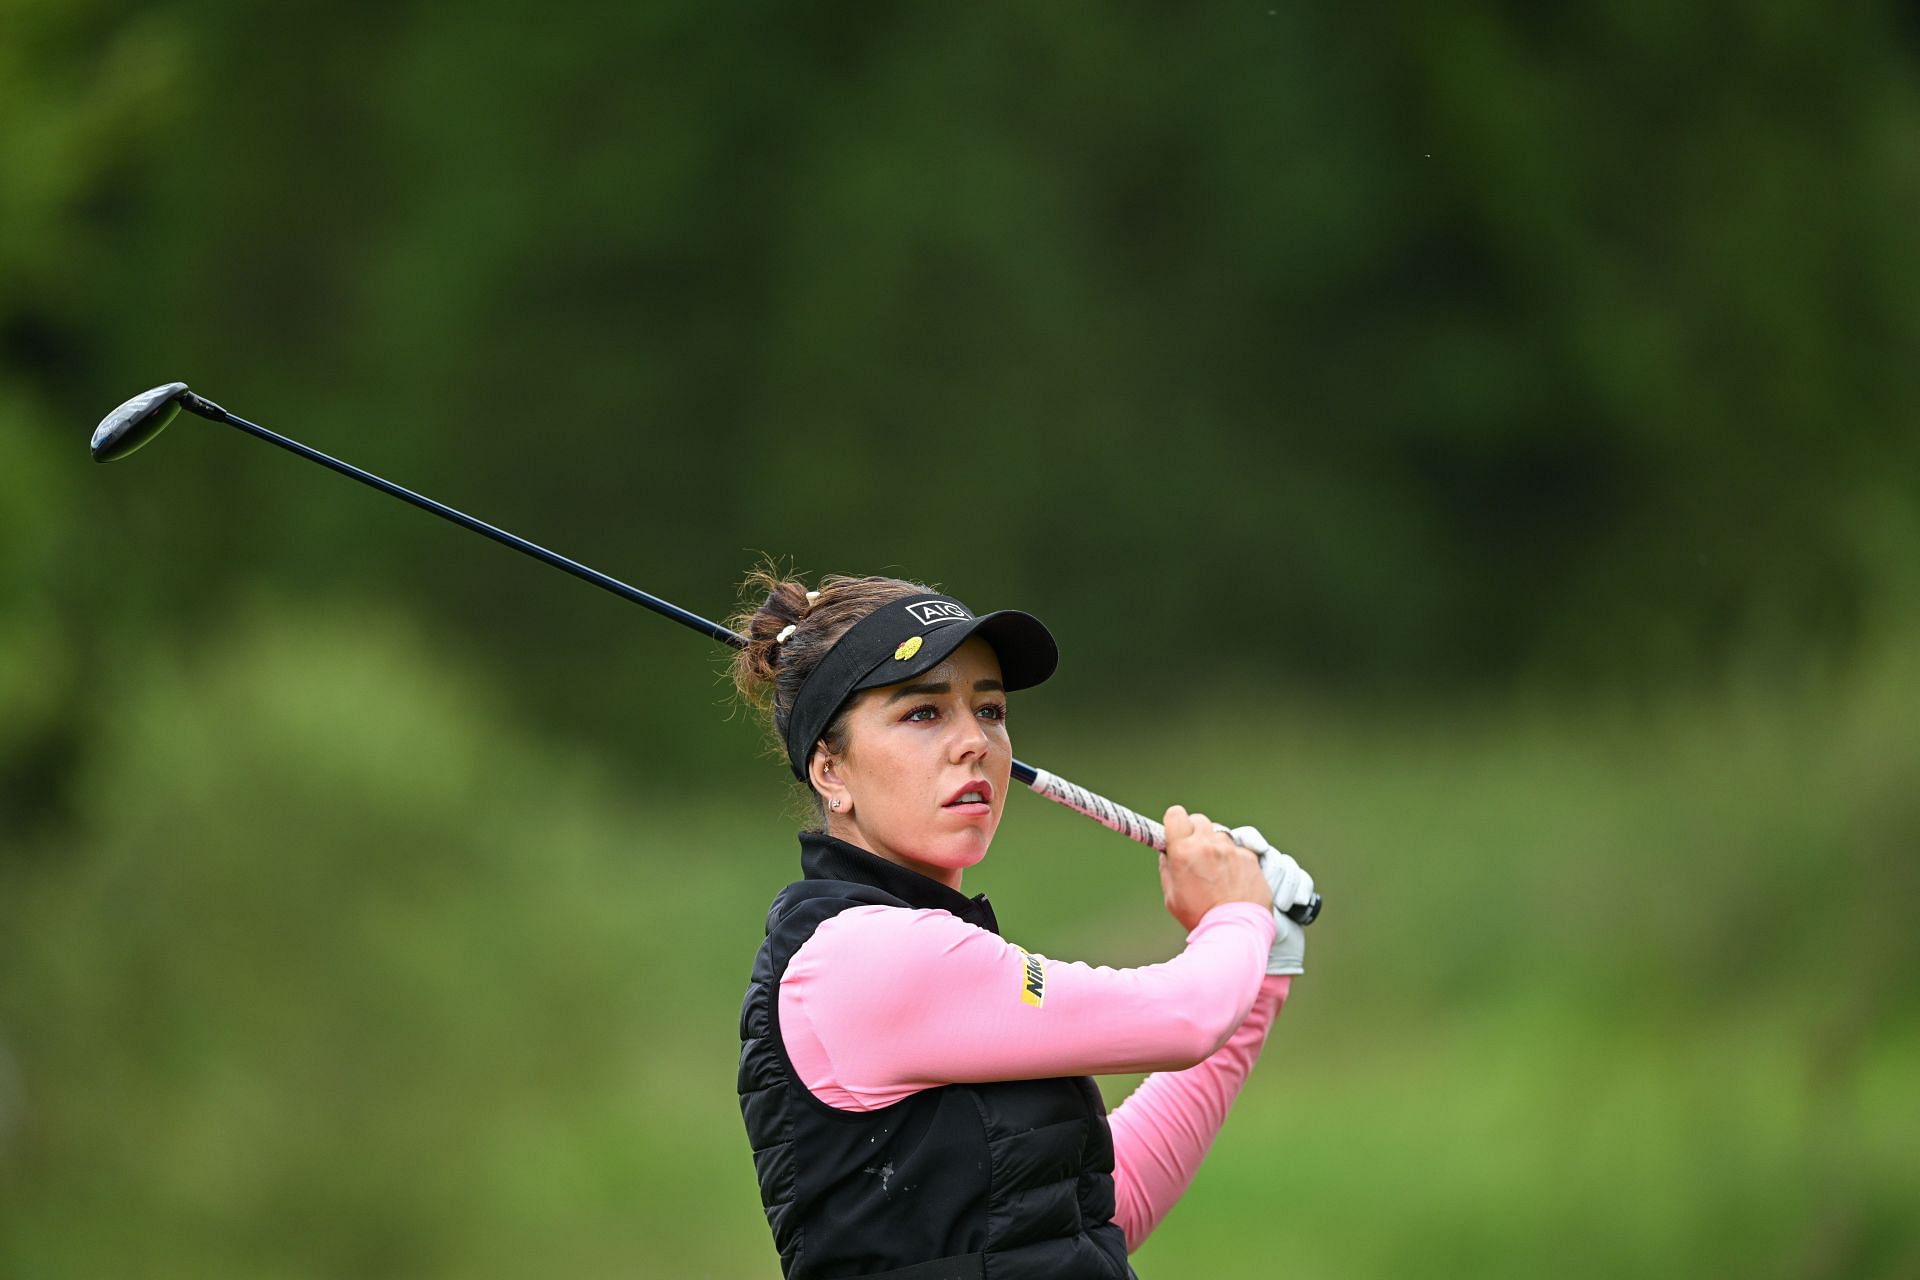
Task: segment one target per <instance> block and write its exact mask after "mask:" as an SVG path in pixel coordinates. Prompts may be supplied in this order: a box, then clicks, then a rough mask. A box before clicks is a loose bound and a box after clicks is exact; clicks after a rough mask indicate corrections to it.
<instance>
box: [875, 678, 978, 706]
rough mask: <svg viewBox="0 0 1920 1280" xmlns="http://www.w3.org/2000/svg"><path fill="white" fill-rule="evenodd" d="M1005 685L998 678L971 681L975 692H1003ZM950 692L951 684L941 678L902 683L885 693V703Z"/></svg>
mask: <svg viewBox="0 0 1920 1280" xmlns="http://www.w3.org/2000/svg"><path fill="white" fill-rule="evenodd" d="M1006 687H1007V686H1006V685H1004V684H1002V683H1000V682H999V681H998V680H975V681H974V682H973V691H974V692H975V693H994V692H1004V691H1005V690H1006ZM952 692H953V685H951V684H950V683H948V682H947V681H945V680H942V681H940V682H938V683H937V684H903V685H901V686H900V687H899V688H898V689H895V690H894V691H893V692H892V693H890V694H888V695H887V704H888V705H889V706H891V705H892V704H893V703H896V702H898V701H900V699H902V698H912V697H917V696H919V695H920V694H923V693H952Z"/></svg>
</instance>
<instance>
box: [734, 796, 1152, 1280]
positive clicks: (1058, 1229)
mask: <svg viewBox="0 0 1920 1280" xmlns="http://www.w3.org/2000/svg"><path fill="white" fill-rule="evenodd" d="M800 866H801V870H802V871H803V872H804V874H805V875H806V879H804V880H800V881H798V882H796V883H794V884H790V885H788V886H787V887H786V888H785V889H784V890H782V891H781V893H780V895H779V896H778V897H777V898H775V899H774V902H773V907H772V909H771V910H769V911H768V913H767V940H766V942H765V943H764V944H762V946H761V947H760V953H759V955H758V956H756V957H755V958H754V962H753V980H752V982H751V984H750V985H749V986H748V987H747V998H746V1002H745V1004H744V1005H743V1006H742V1007H741V1010H740V1076H739V1089H740V1111H741V1114H742V1115H743V1116H745V1118H746V1122H747V1137H748V1140H749V1141H750V1142H751V1143H752V1146H753V1162H754V1168H755V1170H756V1172H757V1173H758V1174H759V1177H760V1199H761V1202H762V1204H764V1205H765V1206H766V1211H767V1222H768V1224H769V1225H770V1226H771V1227H772V1228H773V1240H774V1245H775V1246H776V1247H777V1248H778V1249H779V1251H780V1265H781V1268H782V1271H783V1272H784V1274H785V1275H786V1276H787V1277H788V1280H816V1278H819V1280H826V1278H828V1277H834V1278H837V1277H841V1276H868V1277H879V1276H884V1277H886V1278H887V1280H1027V1278H1028V1277H1031V1278H1032V1280H1080V1278H1082V1277H1085V1278H1086V1280H1132V1277H1133V1274H1134V1273H1133V1271H1132V1270H1131V1269H1130V1268H1129V1267H1128V1265H1127V1250H1126V1241H1125V1239H1124V1238H1123V1237H1122V1235H1121V1233H1120V1228H1119V1227H1117V1226H1115V1225H1114V1224H1113V1137H1112V1134H1111V1133H1110V1132H1109V1131H1108V1129H1107V1109H1106V1105H1105V1104H1104V1103H1103V1102H1102V1101H1101V1099H1100V1093H1099V1091H1098V1090H1097V1089H1096V1088H1095V1087H1094V1083H1093V1081H1092V1079H1090V1078H1089V1077H1086V1076H1079V1077H1061V1078H1057V1079H1051V1080H1011V1081H1006V1082H1001V1083H994V1084H967V1085H961V1084H950V1085H943V1086H941V1087H940V1088H937V1089H927V1090H924V1091H922V1092H920V1093H917V1094H914V1095H913V1096H912V1097H909V1098H905V1099H903V1100H901V1101H900V1102H897V1103H895V1104H893V1105H892V1106H890V1107H886V1108H883V1109H881V1110H879V1111H871V1112H854V1111H840V1110H837V1109H835V1108H833V1107H830V1106H828V1105H827V1104H826V1103H824V1102H821V1101H820V1100H819V1099H818V1098H815V1097H814V1096H813V1095H812V1094H811V1093H809V1092H808V1091H807V1089H806V1087H805V1086H804V1085H802V1084H801V1083H799V1081H798V1080H796V1079H795V1078H794V1074H793V1067H792V1064H791V1063H790V1062H789V1061H788V1060H787V1054H786V1049H785V1047H784V1046H783V1044H782V1042H781V1037H780V1025H779V1016H780V1010H779V1000H778V993H779V985H780V976H781V975H782V974H783V973H785V972H786V969H787V963H788V961H790V960H791V959H792V958H793V954H794V952H796V951H798V950H799V949H800V946H801V944H802V943H804V942H805V941H806V940H807V939H808V938H810V937H812V936H813V931H814V930H815V929H817V928H819V927H820V925H821V923H822V922H823V921H825V920H828V919H831V918H832V917H833V916H835V915H838V914H839V913H840V912H842V911H845V910H846V909H847V908H849V907H854V906H863V905H870V904H881V905H885V906H892V907H923V908H924V907H933V908H938V909H940V910H943V911H950V912H952V913H953V914H954V915H956V916H958V917H960V918H961V919H962V920H966V921H968V922H969V923H972V924H976V925H978V926H980V927H981V928H983V929H990V930H992V931H993V932H995V933H998V932H999V931H1000V929H999V925H998V923H997V922H996V921H995V920H994V918H993V908H992V907H991V906H989V905H988V903H987V900H986V897H985V896H984V895H982V896H980V897H975V898H968V897H966V896H965V895H963V894H961V893H959V892H957V891H955V890H953V889H949V888H947V886H945V885H943V884H940V883H939V882H937V881H934V880H930V879H928V878H927V877H925V876H922V875H919V874H917V873H915V872H912V871H909V870H907V869H906V868H905V867H901V866H897V865H896V864H894V863H891V862H888V861H886V860H885V859H883V858H879V857H876V856H874V855H873V854H871V853H868V852H866V851H865V850H864V849H858V848H855V847H854V846H853V845H850V844H847V843H846V842H844V841H841V840H835V839H833V838H831V837H829V836H823V835H813V834H807V835H802V836H801V837H800Z"/></svg>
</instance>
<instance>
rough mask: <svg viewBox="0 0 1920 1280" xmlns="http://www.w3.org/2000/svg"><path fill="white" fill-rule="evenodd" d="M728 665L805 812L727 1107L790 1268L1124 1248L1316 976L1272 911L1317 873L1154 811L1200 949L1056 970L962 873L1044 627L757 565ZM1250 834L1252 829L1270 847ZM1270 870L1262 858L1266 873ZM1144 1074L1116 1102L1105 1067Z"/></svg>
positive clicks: (1043, 1269) (981, 831) (1180, 912)
mask: <svg viewBox="0 0 1920 1280" xmlns="http://www.w3.org/2000/svg"><path fill="white" fill-rule="evenodd" d="M747 590H748V591H749V593H750V594H749V596H748V597H747V598H749V599H754V598H758V597H759V595H760V593H761V592H762V591H764V592H765V593H766V594H765V603H764V604H762V605H760V606H759V607H758V608H757V609H754V610H753V611H752V612H751V614H749V615H746V616H742V617H739V618H736V619H735V620H734V625H735V628H736V629H737V630H739V631H740V632H742V633H743V634H744V635H745V636H746V637H747V638H748V641H749V644H748V647H747V648H746V649H744V650H742V652H741V653H740V655H739V657H738V658H737V659H736V662H735V666H734V676H735V680H736V683H737V684H738V686H739V688H740V690H741V692H742V693H743V694H744V695H746V696H747V697H748V698H750V699H752V700H754V701H755V702H756V703H757V704H758V705H760V706H762V707H764V708H766V709H767V710H768V711H769V712H770V713H771V717H772V722H773V729H774V732H775V734H776V735H777V736H778V738H779V740H780V742H781V743H782V744H783V746H784V748H785V751H786V756H787V759H788V761H789V763H790V764H791V766H792V769H793V773H794V776H795V777H796V778H798V779H800V780H801V781H802V782H804V783H806V784H807V786H808V787H809V788H810V789H811V791H812V793H813V797H814V800H815V802H816V804H817V805H818V808H819V817H820V822H819V824H818V825H819V827H820V828H821V829H819V830H812V831H807V832H805V833H803V834H802V835H801V837H800V866H801V870H802V872H803V873H804V878H803V879H801V880H799V881H797V882H795V883H793V884H791V885H789V886H787V888H786V889H785V890H784V891H782V892H781V893H780V895H779V896H778V897H777V898H776V899H775V900H774V903H773V907H772V909H771V911H769V913H768V915H767V940H766V942H765V944H764V945H762V946H761V948H760V952H759V955H758V956H757V957H756V958H755V961H754V966H753V978H752V982H751V984H750V985H749V987H748V988H747V997H746V1003H745V1005H744V1006H743V1008H742V1010H741V1019H740V1035H741V1050H740V1075H739V1090H740V1108H741V1111H742V1113H743V1114H744V1115H745V1118H746V1124H747V1135H748V1138H749V1139H750V1141H751V1143H752V1147H753V1159H754V1166H755V1169H756V1171H757V1172H758V1174H759V1179H760V1196H761V1199H762V1201H763V1202H764V1204H765V1206H766V1212H767V1221H768V1223H769V1224H771V1226H772V1228H773V1238H774V1243H775V1245H776V1246H777V1247H778V1249H779V1251H780V1261H781V1266H782V1268H783V1269H784V1272H785V1274H786V1275H787V1276H788V1277H789V1280H803V1278H805V1280H811V1278H813V1277H841V1276H869V1277H888V1278H889V1280H964V1278H969V1277H971V1278H976V1280H977V1278H979V1277H994V1278H995V1280H1026V1278H1028V1277H1031V1278H1032V1280H1072V1278H1075V1277H1102V1278H1106V1280H1123V1278H1125V1277H1130V1276H1132V1275H1133V1272H1132V1270H1131V1269H1130V1268H1129V1267H1128V1265H1127V1254H1128V1252H1129V1251H1130V1250H1132V1249H1135V1248H1137V1247H1138V1246H1139V1245H1140V1243H1141V1241H1143V1240H1145V1239H1146V1238H1147V1235H1148V1234H1149V1233H1150V1232H1151V1231H1152V1230H1153V1228H1154V1226H1155V1225H1156V1224H1157V1223H1158V1222H1159V1221H1160V1219H1161V1218H1162V1217H1163V1216H1165V1214H1166V1212H1167V1210H1168V1209H1170V1208H1171V1207H1172V1206H1173V1203H1174V1202H1175V1201H1176V1200H1178V1199H1179V1198H1180V1195H1181V1193H1182V1192H1183V1191H1184V1190H1185V1189H1186V1187H1187V1185H1188V1183H1189V1182H1190V1181H1191V1180H1192V1178H1193V1175H1194V1172H1195V1170H1196V1169H1197V1168H1198V1167H1199V1164H1200V1161H1201V1159H1202V1158H1203V1157H1204V1156H1205V1155H1206V1153H1207V1148H1208V1147H1209V1146H1210V1145H1211V1144H1212V1141H1213V1135H1214V1134H1215V1133H1216V1132H1217V1131H1218V1130H1219V1128H1220V1124H1221V1122H1222V1121H1223V1120H1224V1119H1225V1118H1226V1113H1227V1108H1228V1106H1229V1105H1230V1104H1231V1103H1232V1101H1233V1099H1234V1096H1235V1095H1236V1094H1237V1093H1238V1092H1239V1089H1240V1085H1241V1082H1242V1081H1244V1080H1245V1079H1246V1076H1247V1072H1248V1071H1249V1070H1250V1069H1251V1067H1252V1065H1253V1061H1254V1059H1255V1058H1256V1057H1258V1056H1259V1053H1260V1049H1261V1046H1262V1045H1263V1044H1264V1043H1265V1041H1266V1038H1267V1029H1268V1028H1269V1027H1270V1026H1271V1025H1272V1023H1273V1019H1274V1015H1275V1014H1277V1013H1278V1012H1279V1010H1280V1006H1281V1003H1282V1002H1283V1001H1284V1000H1285V999H1286V995H1287V988H1288V984H1289V982H1290V980H1291V979H1290V977H1289V975H1292V974H1297V973H1300V972H1301V959H1302V956H1303V954H1304V942H1303V939H1302V937H1301V933H1300V930H1299V928H1298V926H1296V925H1294V924H1293V923H1292V922H1291V921H1289V920H1287V919H1285V918H1284V917H1282V916H1280V915H1279V913H1278V912H1277V911H1276V910H1275V907H1274V904H1275V903H1276V902H1279V904H1280V905H1281V907H1283V908H1284V907H1287V906H1291V905H1293V904H1294V903H1296V902H1305V901H1306V900H1307V898H1308V897H1309V896H1310V894H1311V892H1312V881H1311V879H1310V878H1309V877H1308V876H1307V875H1306V873H1305V872H1303V871H1301V870H1300V868H1299V866H1298V865H1297V864H1296V863H1294V862H1293V860H1292V859H1291V858H1287V857H1286V856H1285V855H1283V854H1279V853H1274V852H1269V853H1268V854H1266V855H1265V856H1264V857H1260V858H1256V857H1255V855H1253V854H1251V853H1249V852H1247V851H1246V850H1244V849H1242V848H1239V847H1238V846H1236V845H1235V844H1234V843H1233V842H1232V841H1231V840H1230V839H1229V838H1228V837H1227V836H1226V835H1225V834H1222V833H1221V832H1220V831H1219V830H1217V829H1216V828H1215V826H1214V824H1213V823H1212V822H1210V821H1209V820H1208V819H1207V818H1206V817H1205V816H1203V815H1201V814H1197V813H1196V814H1192V815H1189V814H1188V813H1187V812H1186V811H1185V810H1183V809H1181V808H1179V807H1177V806H1176V807H1175V808H1172V809H1169V810H1168V811H1167V816H1166V828H1167V852H1166V853H1165V854H1164V855H1162V857H1161V860H1160V881H1161V887H1162V891H1163V893H1164V896H1165V900H1166V906H1167V910H1168V911H1169V912H1171V913H1172V914H1173V916H1174V918H1175V919H1176V920H1178V921H1179V922H1180V923H1181V924H1182V925H1183V926H1185V927H1186V928H1187V929H1188V930H1189V932H1188V934H1187V945H1186V949H1185V950H1184V951H1182V952H1181V953H1180V954H1179V955H1177V956H1175V957H1173V958H1172V959H1171V960H1168V961H1166V962H1165V963H1163V964H1156V965H1149V966H1146V967H1144V968H1139V969H1109V968H1093V967H1089V966H1088V965H1085V964H1077V963H1068V962H1065V961H1059V960H1052V959H1048V958H1047V957H1045V956H1040V955H1034V954H1031V953H1029V952H1027V951H1024V950H1022V949H1021V948H1020V947H1019V946H1016V945H1015V944H1014V943H1012V942H1010V941H1008V940H1007V939H1005V938H1002V937H1001V936H1000V931H999V927H998V925H997V924H996V923H995V920H994V915H993V908H992V907H991V906H989V905H988V903H987V900H986V898H985V897H984V896H976V897H968V896H967V895H966V894H964V893H963V892H961V888H960V882H961V875H962V873H963V872H964V871H965V870H966V869H967V868H968V867H971V866H973V865H974V864H976V863H978V862H979V861H980V860H981V859H982V858H984V857H985V856H986V853H987V846H988V845H989V844H991V843H992V841H993V833H994V830H995V828H996V827H997V826H998V825H999V822H1000V808H1001V805H1002V804H1003V803H1004V802H1005V801H1006V796H1007V787H1008V782H1009V772H1010V766H1011V764H1012V760H1013V749H1012V745H1011V742H1010V739H1009V738H1008V736H1007V695H1008V693H1010V692H1012V691H1015V690H1019V689H1025V688H1029V687H1031V686H1033V685H1037V684H1039V683H1040V682H1041V681H1043V680H1045V679H1046V678H1047V677H1048V676H1049V675H1051V674H1052V673H1053V669H1054V665H1055V662H1056V653H1055V650H1054V644H1053V637H1052V636H1051V635H1050V634H1049V633H1048V632H1047V629H1046V628H1045V627H1044V626H1042V625H1041V623H1040V622H1039V620H1038V619H1036V618H1034V617H1032V616H1030V615H1028V614H1025V613H1016V612H1001V613H989V614H986V615H983V616H978V617H976V616H975V615H974V614H973V612H972V611H971V610H969V609H968V608H967V607H966V606H965V605H963V604H961V603H960V602H959V601H958V600H955V599H953V598H952V597H950V596H946V595H943V594H941V593H939V592H937V591H932V590H929V589H928V588H926V587H923V586H919V585H916V584H914V583H909V582H901V581H898V580H896V579H892V578H846V577H840V578H828V579H826V581H825V582H824V583H823V585H822V587H821V589H820V590H819V591H818V592H809V591H807V590H806V588H805V587H803V586H802V585H801V584H799V583H797V582H787V581H781V580H779V579H778V578H777V577H775V576H774V575H772V574H770V573H765V572H762V573H759V574H756V575H754V577H752V578H750V579H749V580H748V583H747ZM1254 843H1256V844H1258V845H1260V846H1262V847H1264V843H1265V842H1264V841H1255V842H1254ZM1263 864H1264V873H1263ZM1137 1071H1151V1072H1153V1073H1155V1074H1153V1075H1151V1076H1149V1077H1148V1078H1147V1079H1146V1080H1145V1081H1144V1082H1143V1083H1142V1084H1141V1085H1140V1087H1139V1088H1138V1089H1136V1090H1135V1091H1134V1092H1133V1094H1132V1096H1131V1097H1129V1098H1128V1099H1127V1100H1126V1101H1125V1102H1124V1103H1123V1104H1122V1105H1121V1106H1120V1107H1119V1108H1118V1109H1116V1110H1115V1111H1114V1113H1113V1114H1112V1116H1108V1115H1107V1113H1106V1107H1105V1106H1104V1104H1103V1103H1102V1101H1101V1097H1100V1094H1099V1092H1098V1091H1097V1090H1096V1089H1095V1087H1094V1083H1093V1081H1092V1079H1090V1077H1091V1076H1094V1075H1098V1074H1102V1073H1116V1072H1137Z"/></svg>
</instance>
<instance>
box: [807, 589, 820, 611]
mask: <svg viewBox="0 0 1920 1280" xmlns="http://www.w3.org/2000/svg"><path fill="white" fill-rule="evenodd" d="M819 598H820V593H819V592H818V591H809V592H807V607H808V608H809V609H811V608H812V607H813V602H814V601H815V600H818V599H819Z"/></svg>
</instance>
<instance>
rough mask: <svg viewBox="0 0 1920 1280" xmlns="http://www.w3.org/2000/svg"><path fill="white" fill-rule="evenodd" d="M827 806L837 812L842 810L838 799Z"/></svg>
mask: <svg viewBox="0 0 1920 1280" xmlns="http://www.w3.org/2000/svg"><path fill="white" fill-rule="evenodd" d="M827 807H828V808H830V809H832V810H833V811H834V812H835V813H838V812H840V802H839V801H838V800H835V801H834V802H833V803H832V804H831V805H828V806H827Z"/></svg>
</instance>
